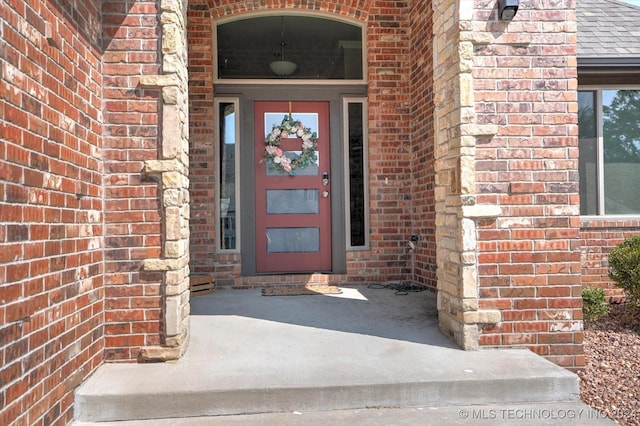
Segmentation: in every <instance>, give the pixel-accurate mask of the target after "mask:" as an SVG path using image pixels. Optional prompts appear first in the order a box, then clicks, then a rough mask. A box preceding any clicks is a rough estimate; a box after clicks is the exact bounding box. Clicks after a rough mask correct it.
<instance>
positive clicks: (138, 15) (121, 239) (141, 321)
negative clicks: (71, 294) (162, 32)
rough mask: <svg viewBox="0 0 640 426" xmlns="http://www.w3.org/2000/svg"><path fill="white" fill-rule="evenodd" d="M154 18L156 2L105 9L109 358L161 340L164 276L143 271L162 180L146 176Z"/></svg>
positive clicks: (154, 128)
mask: <svg viewBox="0 0 640 426" xmlns="http://www.w3.org/2000/svg"><path fill="white" fill-rule="evenodd" d="M158 14H159V10H158V2H156V1H136V2H130V1H125V0H113V1H107V2H104V4H103V26H104V41H103V43H104V66H103V70H104V112H103V114H104V150H103V155H104V167H105V175H106V176H105V206H104V207H105V234H106V238H105V278H104V280H105V335H106V337H105V339H106V346H107V348H106V352H105V358H106V359H107V360H130V359H136V357H137V356H138V350H139V347H140V346H151V345H158V344H159V343H160V331H161V330H160V329H161V323H162V318H161V306H162V299H161V298H162V294H161V280H162V276H161V274H160V273H149V272H144V271H143V270H142V266H143V265H142V264H143V260H144V259H156V258H160V257H161V243H162V241H161V232H162V224H161V217H160V208H161V206H160V199H159V195H158V194H159V182H158V180H159V177H158V175H145V174H144V173H143V168H144V161H146V160H156V159H158V149H159V147H158V140H159V105H160V102H159V96H160V93H159V91H158V90H149V89H141V88H140V87H139V80H140V76H141V75H155V74H158V73H159V71H160V61H161V58H160V54H159V51H160V48H159V31H158V26H159V16H158Z"/></svg>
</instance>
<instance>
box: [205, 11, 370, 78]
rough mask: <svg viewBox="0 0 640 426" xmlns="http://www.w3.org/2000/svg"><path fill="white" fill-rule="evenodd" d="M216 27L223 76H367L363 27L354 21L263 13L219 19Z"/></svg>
mask: <svg viewBox="0 0 640 426" xmlns="http://www.w3.org/2000/svg"><path fill="white" fill-rule="evenodd" d="M216 32H217V46H218V78H221V79H255V78H257V79H278V78H288V79H314V80H345V79H357V80H360V79H362V76H363V62H362V30H361V28H360V27H358V26H356V25H352V24H348V23H344V22H339V21H335V20H331V19H323V18H316V17H309V16H294V15H287V16H261V17H255V18H248V19H241V20H236V21H232V22H227V23H223V24H220V25H218V27H217V30H216ZM275 62H279V64H274V63H275ZM286 68H289V69H288V70H287V69H286Z"/></svg>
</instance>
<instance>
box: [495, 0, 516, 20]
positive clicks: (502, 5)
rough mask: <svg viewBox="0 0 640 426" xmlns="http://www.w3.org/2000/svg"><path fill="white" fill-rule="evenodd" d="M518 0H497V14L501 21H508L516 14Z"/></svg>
mask: <svg viewBox="0 0 640 426" xmlns="http://www.w3.org/2000/svg"><path fill="white" fill-rule="evenodd" d="M518 6H520V2H519V0H498V16H499V17H500V20H501V21H510V20H512V19H513V17H514V16H516V12H517V11H518Z"/></svg>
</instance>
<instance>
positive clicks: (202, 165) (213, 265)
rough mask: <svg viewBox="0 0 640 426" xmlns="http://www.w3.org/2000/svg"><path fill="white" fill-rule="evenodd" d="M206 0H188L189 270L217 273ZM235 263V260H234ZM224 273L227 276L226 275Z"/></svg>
mask: <svg viewBox="0 0 640 426" xmlns="http://www.w3.org/2000/svg"><path fill="white" fill-rule="evenodd" d="M207 3H208V2H207V1H206V0H196V1H190V2H189V9H188V11H187V23H188V24H187V39H188V46H189V171H190V172H189V185H190V187H189V195H190V206H191V221H190V228H191V239H190V241H189V254H190V262H189V266H190V269H191V273H194V274H199V273H212V272H214V271H215V272H216V275H218V276H233V274H228V271H224V270H223V271H221V273H220V272H219V267H218V265H219V264H220V263H224V262H219V261H218V260H217V259H215V253H216V245H215V237H216V235H215V221H216V218H215V216H214V212H215V184H216V180H215V172H216V169H215V162H214V153H215V151H214V127H213V120H214V112H213V56H212V52H213V46H212V41H213V39H212V34H213V33H212V31H213V26H212V25H211V16H210V14H209V5H208V4H207ZM236 262H237V263H239V260H236ZM227 274H228V275H227Z"/></svg>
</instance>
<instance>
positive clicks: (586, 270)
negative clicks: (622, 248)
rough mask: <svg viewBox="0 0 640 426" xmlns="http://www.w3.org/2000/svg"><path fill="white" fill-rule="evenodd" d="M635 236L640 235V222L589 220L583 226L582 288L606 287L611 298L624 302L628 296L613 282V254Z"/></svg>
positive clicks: (581, 225) (603, 219)
mask: <svg viewBox="0 0 640 426" xmlns="http://www.w3.org/2000/svg"><path fill="white" fill-rule="evenodd" d="M632 235H640V221H639V220H631V219H610V218H589V219H582V221H581V223H580V239H581V243H582V244H581V247H582V275H581V276H582V286H583V287H602V288H604V289H605V292H606V293H607V296H609V297H610V298H611V299H613V300H620V299H621V297H622V295H623V294H624V293H623V291H622V289H619V288H617V287H616V286H615V284H614V283H613V282H612V281H611V280H610V279H609V275H608V269H609V260H608V257H609V253H610V252H611V250H612V249H613V248H615V246H616V245H618V244H620V243H621V242H623V241H624V240H625V238H628V237H630V236H632Z"/></svg>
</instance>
